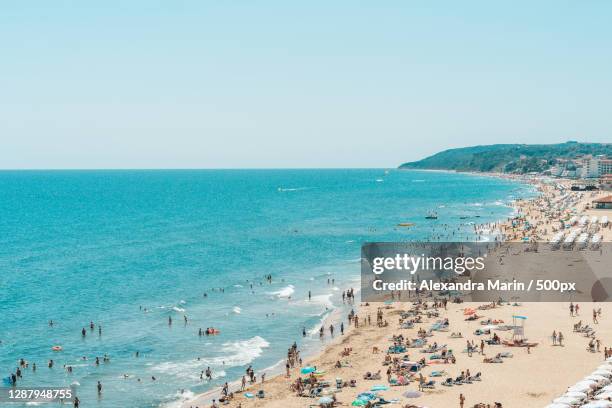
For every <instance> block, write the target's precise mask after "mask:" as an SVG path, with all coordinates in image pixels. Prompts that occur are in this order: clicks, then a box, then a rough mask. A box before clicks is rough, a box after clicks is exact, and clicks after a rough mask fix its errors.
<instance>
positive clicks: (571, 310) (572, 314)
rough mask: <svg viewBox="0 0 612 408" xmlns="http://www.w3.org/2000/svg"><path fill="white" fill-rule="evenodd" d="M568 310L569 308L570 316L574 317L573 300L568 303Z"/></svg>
mask: <svg viewBox="0 0 612 408" xmlns="http://www.w3.org/2000/svg"><path fill="white" fill-rule="evenodd" d="M569 310H570V316H571V317H574V303H573V302H571V303H570V306H569Z"/></svg>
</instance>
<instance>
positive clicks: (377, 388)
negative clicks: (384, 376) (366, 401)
mask: <svg viewBox="0 0 612 408" xmlns="http://www.w3.org/2000/svg"><path fill="white" fill-rule="evenodd" d="M388 389H389V387H387V386H386V385H375V386H373V387H372V388H370V391H387V390H388Z"/></svg>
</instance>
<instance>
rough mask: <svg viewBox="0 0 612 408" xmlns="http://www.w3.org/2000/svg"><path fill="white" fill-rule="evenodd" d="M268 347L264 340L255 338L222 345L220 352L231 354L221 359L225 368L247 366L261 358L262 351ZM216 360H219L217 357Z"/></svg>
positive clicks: (258, 337) (268, 344)
mask: <svg viewBox="0 0 612 408" xmlns="http://www.w3.org/2000/svg"><path fill="white" fill-rule="evenodd" d="M268 347H270V343H268V342H267V341H266V339H264V338H263V337H260V336H255V337H251V338H250V339H248V340H239V341H233V342H227V343H223V345H222V346H221V351H223V352H225V353H231V354H229V355H228V356H227V357H223V361H224V362H225V365H226V366H227V365H229V366H241V365H246V364H249V363H251V362H252V361H253V360H255V359H256V358H257V357H259V356H261V355H262V353H263V350H264V349H265V348H268ZM216 359H219V357H217V358H216Z"/></svg>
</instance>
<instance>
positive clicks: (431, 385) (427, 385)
mask: <svg viewBox="0 0 612 408" xmlns="http://www.w3.org/2000/svg"><path fill="white" fill-rule="evenodd" d="M421 387H422V388H429V389H434V388H436V382H435V381H434V380H429V381H427V382H426V383H425V384H423V385H422V386H421Z"/></svg>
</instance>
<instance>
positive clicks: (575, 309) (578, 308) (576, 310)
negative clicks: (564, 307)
mask: <svg viewBox="0 0 612 408" xmlns="http://www.w3.org/2000/svg"><path fill="white" fill-rule="evenodd" d="M578 310H580V306H578V303H576V306H575V307H574V311H575V312H576V316H579V314H578Z"/></svg>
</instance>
